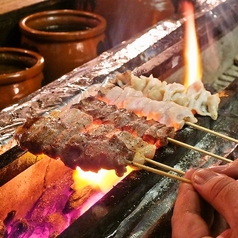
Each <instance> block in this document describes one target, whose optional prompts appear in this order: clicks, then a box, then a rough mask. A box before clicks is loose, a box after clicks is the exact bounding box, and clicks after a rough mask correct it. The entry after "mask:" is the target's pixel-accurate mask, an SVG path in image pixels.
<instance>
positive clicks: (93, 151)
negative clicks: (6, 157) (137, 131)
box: [15, 108, 156, 176]
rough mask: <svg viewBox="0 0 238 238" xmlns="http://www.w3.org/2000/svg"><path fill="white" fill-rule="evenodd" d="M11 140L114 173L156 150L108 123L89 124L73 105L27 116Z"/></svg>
mask: <svg viewBox="0 0 238 238" xmlns="http://www.w3.org/2000/svg"><path fill="white" fill-rule="evenodd" d="M15 139H16V140H17V141H18V143H19V145H20V146H21V147H22V148H23V149H27V150H28V151H29V152H31V153H34V154H40V153H44V154H46V155H48V156H50V157H52V158H54V159H58V158H60V159H61V160H62V161H63V162H64V163H65V165H67V166H68V167H70V168H72V169H75V168H76V166H79V167H81V168H82V169H83V170H85V171H88V170H90V171H94V172H97V171H98V170H99V169H101V168H104V169H114V170H115V171H116V174H117V175H118V176H122V175H123V174H124V172H125V171H126V166H127V164H128V162H127V161H132V160H134V161H136V162H138V163H144V158H153V157H154V154H155V150H156V146H155V145H153V144H149V143H147V142H145V141H144V140H143V139H142V138H140V137H138V136H135V135H133V134H131V133H129V132H128V131H121V130H119V129H118V128H116V126H115V125H113V124H112V123H111V124H95V123H93V117H92V116H91V115H89V114H87V113H84V112H82V111H81V110H79V109H77V108H71V109H67V110H64V111H54V112H51V113H50V114H49V115H47V116H42V117H38V118H33V119H28V120H27V121H26V123H25V124H24V125H23V126H22V127H19V128H18V130H17V131H16V134H15Z"/></svg>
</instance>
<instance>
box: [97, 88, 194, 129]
mask: <svg viewBox="0 0 238 238" xmlns="http://www.w3.org/2000/svg"><path fill="white" fill-rule="evenodd" d="M98 98H100V100H102V101H104V102H106V103H107V104H109V105H116V106H117V107H118V108H125V109H127V110H128V111H130V112H134V113H135V114H137V115H138V116H146V117H147V119H148V120H151V119H153V120H155V121H157V122H160V123H162V124H164V125H166V126H167V127H174V128H175V129H177V130H179V129H181V128H182V127H183V126H184V123H185V122H186V121H189V122H192V123H196V122H197V119H196V118H195V117H194V115H193V113H192V112H191V110H190V109H188V108H187V107H183V106H180V105H178V104H176V103H174V102H169V101H168V102H167V101H166V102H165V101H156V100H152V99H150V98H147V97H145V96H144V95H143V93H142V92H141V91H137V90H135V89H133V88H130V87H126V88H124V89H122V88H121V87H118V86H113V87H110V86H107V87H106V88H102V89H101V93H99V94H98Z"/></svg>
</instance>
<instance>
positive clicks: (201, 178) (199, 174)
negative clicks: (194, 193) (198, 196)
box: [192, 169, 219, 185]
mask: <svg viewBox="0 0 238 238" xmlns="http://www.w3.org/2000/svg"><path fill="white" fill-rule="evenodd" d="M218 175H219V174H217V173H215V172H213V171H211V170H209V169H200V170H197V171H196V172H195V173H194V175H193V177H192V181H193V182H194V183H196V184H199V185H202V184H205V183H206V182H207V181H209V180H210V179H212V178H214V177H217V176H218Z"/></svg>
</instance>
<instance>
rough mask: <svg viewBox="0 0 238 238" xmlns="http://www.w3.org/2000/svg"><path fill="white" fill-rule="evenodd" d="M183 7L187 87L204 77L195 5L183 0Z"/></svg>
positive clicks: (185, 81)
mask: <svg viewBox="0 0 238 238" xmlns="http://www.w3.org/2000/svg"><path fill="white" fill-rule="evenodd" d="M181 9H182V11H183V15H184V17H185V23H184V27H185V35H184V43H185V49H184V60H185V79H184V85H185V87H186V88H187V87H188V86H189V85H191V84H192V83H194V82H195V81H197V80H201V79H202V63H201V58H200V50H199V47H198V40H197V35H196V28H195V20H194V7H193V4H192V3H191V2H188V1H182V2H181Z"/></svg>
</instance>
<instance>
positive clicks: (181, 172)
mask: <svg viewBox="0 0 238 238" xmlns="http://www.w3.org/2000/svg"><path fill="white" fill-rule="evenodd" d="M145 161H146V162H148V163H151V164H153V165H156V166H158V167H161V168H163V169H167V170H171V171H173V172H176V173H178V174H181V175H184V174H185V172H183V171H182V170H179V169H175V168H173V167H170V166H168V165H166V164H162V163H160V162H157V161H155V160H152V159H148V158H145Z"/></svg>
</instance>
